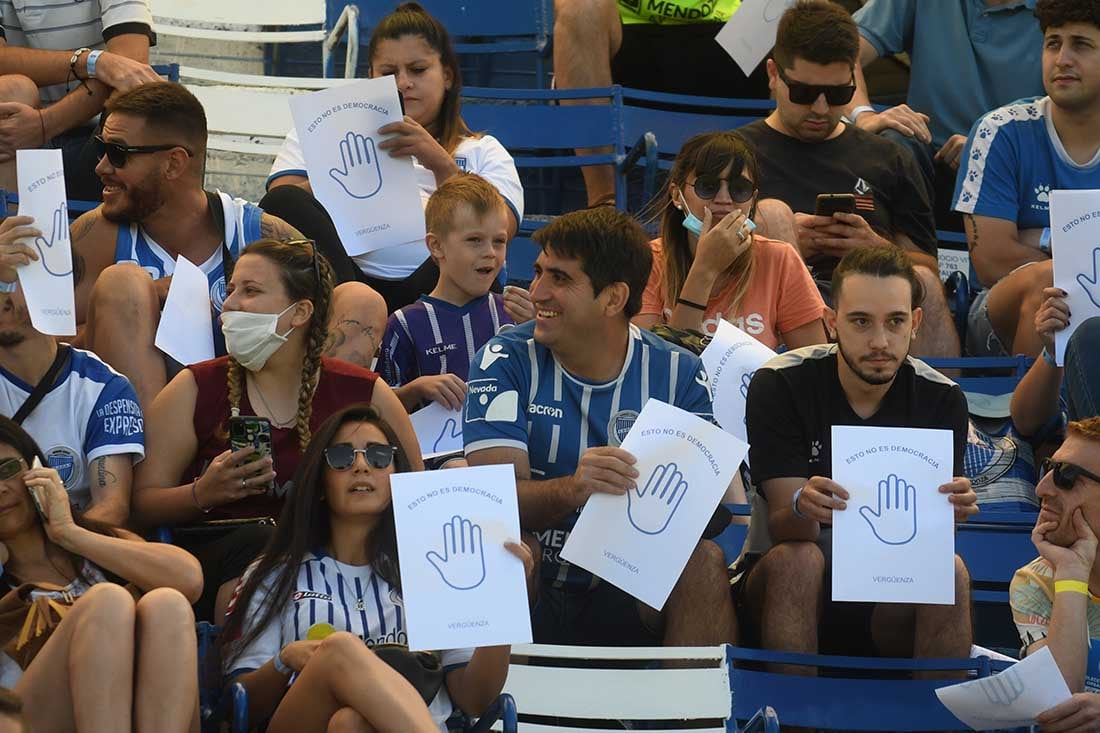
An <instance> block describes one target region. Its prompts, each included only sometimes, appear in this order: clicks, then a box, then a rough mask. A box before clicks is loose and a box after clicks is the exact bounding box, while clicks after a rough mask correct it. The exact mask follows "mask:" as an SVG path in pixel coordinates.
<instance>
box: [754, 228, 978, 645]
mask: <svg viewBox="0 0 1100 733" xmlns="http://www.w3.org/2000/svg"><path fill="white" fill-rule="evenodd" d="M832 284H833V295H834V298H835V301H836V310H835V311H831V312H830V313H829V314H828V315H827V318H826V322H827V325H828V328H829V331H830V332H831V334H832V335H833V336H834V337H835V338H836V341H837V343H836V344H835V345H822V346H809V347H805V348H802V349H796V350H794V351H789V352H787V353H785V354H782V355H780V356H777V357H775V358H774V359H772V360H771V361H769V362H768V363H767V364H765V365H764V366H763V367H761V368H760V369H759V370H757V372H756V375H755V376H754V377H753V380H752V383H751V385H750V387H749V393H748V404H747V408H746V422H747V429H748V438H749V445H750V446H751V448H750V449H749V457H750V460H751V466H752V477H753V482H754V483H755V485H756V487H757V496H756V497H755V499H754V502H753V512H752V521H751V523H750V530H749V539H748V543H747V547H746V554H745V556H744V557H743V558H742V560H741V561H740V562H739V564H738V567H737V568H736V569H735V570H736V571H737V573H738V574H739V577H735V581H734V586H733V587H734V595H735V602H736V603H737V606H738V612H739V628H740V629H741V635H742V642H743V643H746V644H754V643H755V644H759V645H761V646H763V647H764V648H766V649H777V650H786V651H797V652H810V653H813V652H818V651H819V650H820V651H824V652H827V653H841V654H866V655H873V654H883V655H888V656H903V657H904V656H914V655H915V656H918V657H965V656H967V655H968V654H969V650H970V644H971V639H972V633H971V627H970V580H969V576H968V574H967V571H966V567H965V566H964V565H963V563H962V561H961V560H960V559H958V558H957V557H956V559H955V586H956V587H955V604H954V605H953V606H947V605H942V606H941V605H906V604H870V603H833V602H831V601H829V600H828V598H829V593H828V589H829V588H830V582H829V569H830V566H831V562H830V548H831V536H830V533H831V527H830V525H831V524H832V514H833V512H834V511H844V510H846V507H845V500H846V499H848V492H847V491H846V490H845V489H844V487H842V486H840V485H838V484H837V483H835V482H834V481H832V480H831V478H830V476H831V469H832V457H831V446H830V443H831V432H832V426H833V425H857V426H880V427H906V428H940V429H950V430H952V431H953V433H954V447H955V451H954V474H955V476H956V478H955V479H954V480H952V481H951V482H950V483H947V484H944V485H943V486H941V487H939V491H940V493H942V494H945V495H946V496H945V497H944V501H949V502H950V503H951V504H952V505H953V507H954V509H955V520H956V521H965V520H966V518H967V517H969V516H970V515H971V514H973V513H975V512H976V511H977V507H976V506H975V501H976V499H977V497H976V495H975V494H974V491H973V489H972V488H971V486H970V481H969V480H968V479H966V478H963V477H961V476H962V473H963V451H964V449H965V447H966V434H967V423H968V418H967V409H966V400H965V398H964V396H963V393H962V390H961V389H959V387H958V385H956V384H954V383H953V382H951V381H950V380H949V379H947V378H946V377H944V376H942V375H941V374H939V373H938V372H936V371H935V370H933V369H931V368H930V367H928V366H927V365H925V364H924V363H923V362H920V361H918V360H916V359H913V358H911V357H909V356H908V354H909V347H910V343H911V342H912V339H913V337H914V335H915V334H916V333H917V332H918V331H919V329H920V328H921V327H922V325H921V324H922V312H921V309H920V308H919V307H918V305H917V304H918V301H919V295H920V287H921V286H920V282H919V280H918V279H917V276H916V274H915V273H914V271H913V266H912V263H911V261H910V258H909V257H908V255H906V254H905V253H903V252H902V251H900V250H899V249H898V248H896V247H871V248H860V249H857V250H854V251H853V252H851V253H850V254H848V255H846V256H845V257H844V258H843V259H842V260H841V262H840V264H839V265H837V267H836V269H835V271H834V273H833V280H832ZM853 511H854V510H853Z"/></svg>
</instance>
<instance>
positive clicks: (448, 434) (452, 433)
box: [432, 417, 462, 453]
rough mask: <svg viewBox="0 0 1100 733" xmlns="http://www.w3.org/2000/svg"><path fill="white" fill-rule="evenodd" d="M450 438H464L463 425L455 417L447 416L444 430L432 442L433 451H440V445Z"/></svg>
mask: <svg viewBox="0 0 1100 733" xmlns="http://www.w3.org/2000/svg"><path fill="white" fill-rule="evenodd" d="M448 438H451V439H455V438H457V439H459V440H461V439H462V426H461V425H459V424H458V420H455V419H454V418H453V417H449V418H447V422H445V423H443V430H441V431H440V432H439V437H438V438H436V439H435V442H434V443H432V453H438V452H439V446H440V445H441V444H443V443H444V442H445V441H446V440H447V439H448Z"/></svg>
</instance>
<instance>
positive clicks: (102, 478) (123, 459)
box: [84, 453, 134, 527]
mask: <svg viewBox="0 0 1100 733" xmlns="http://www.w3.org/2000/svg"><path fill="white" fill-rule="evenodd" d="M133 478H134V461H133V456H131V455H130V454H129V453H123V454H121V455H113V456H101V457H99V458H96V459H95V460H94V461H92V464H91V476H89V480H88V483H89V484H90V485H91V487H92V503H91V505H90V506H89V507H88V510H87V511H86V512H85V513H84V515H85V516H86V517H88V518H89V519H94V520H96V521H99V522H103V523H104V524H109V525H110V526H112V527H123V526H125V525H126V521H127V520H128V519H129V517H130V487H131V485H132V484H133Z"/></svg>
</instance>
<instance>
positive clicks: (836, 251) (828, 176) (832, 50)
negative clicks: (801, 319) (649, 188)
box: [738, 0, 959, 356]
mask: <svg viewBox="0 0 1100 733" xmlns="http://www.w3.org/2000/svg"><path fill="white" fill-rule="evenodd" d="M858 53H859V31H858V30H857V29H856V25H855V22H854V21H853V20H852V18H851V16H850V15H848V13H847V12H846V11H844V9H842V8H841V7H839V6H837V5H835V4H834V3H831V2H826V1H825V0H800V1H799V2H798V3H796V4H795V5H794V7H792V8H790V9H789V10H787V11H786V12H785V13H784V14H783V16H782V18H781V19H780V21H779V27H778V29H777V35H776V41H775V50H774V54H773V56H774V58H772V59H769V60H768V62H767V67H768V76H769V78H770V82H771V88H772V90H773V91H774V92H775V100H776V108H775V111H774V112H772V114H771V115H769V116H768V117H767V118H766V119H764V120H758V121H756V122H754V123H752V124H750V125H746V126H745V127H742V128H740V129H739V130H738V132H740V133H741V134H742V135H743V136H744V137H745V138H746V139H747V140H748V141H749V143H750V145H752V147H753V149H754V150H755V152H756V156H757V161H758V163H759V166H760V181H759V187H760V197H761V199H769V198H774V199H779V200H780V201H782V202H784V203H786V204H787V205H788V206H790V207H791V209H792V210H793V211H794V212H795V220H796V222H797V237H796V238H797V241H796V242H792V244H795V245H796V246H797V247H798V249H799V251H800V252H801V253H802V256H803V258H804V259H805V260H806V264H807V265H808V266H809V267H810V269H811V271H812V272H813V275H814V279H815V280H817V281H818V283H819V286H821V287H822V289H823V295H825V296H826V299H828V298H827V296H828V292H827V291H828V287H827V285H826V283H827V282H828V280H829V278H830V277H831V276H832V271H833V268H834V267H835V266H836V263H837V262H838V261H839V260H840V258H841V257H843V256H844V255H845V254H846V253H848V252H850V251H851V250H853V249H858V248H862V247H872V246H882V245H896V246H898V247H901V248H902V249H904V250H906V251H907V252H908V253H909V255H910V256H911V257H912V258H913V262H914V264H916V265H918V266H919V268H918V274H919V275H920V277H921V281H922V282H923V283H924V285H925V291H926V292H927V293H928V296H927V297H926V299H925V301H926V302H924V303H922V304H921V307H922V308H923V309H924V313H925V327H924V328H923V329H922V330H921V333H920V335H919V336H918V341H917V343H916V344H915V345H914V353H915V354H917V355H920V356H958V355H959V344H958V338H957V336H956V334H955V330H954V326H953V325H952V322H951V316H950V311H949V310H948V307H947V299H946V297H945V296H944V294H943V286H942V285H941V283H940V279H939V263H938V261H937V259H936V251H937V247H936V232H935V223H934V220H933V217H932V204H931V199H930V195H929V192H928V188H927V186H926V185H925V184H924V181H923V178H922V177H921V175H920V171H919V169H918V168H917V166H916V163H915V162H914V161H913V156H912V155H911V154H910V153H909V152H908V151H907V150H904V149H903V148H902V147H901V146H899V145H897V144H896V143H894V142H892V141H890V140H886V139H883V138H882V137H879V136H877V135H872V134H870V133H867V132H864V131H863V130H860V129H858V128H856V127H855V126H852V125H847V124H845V123H844V122H843V120H842V116H843V113H844V109H845V107H846V106H847V105H848V104H849V103H850V102H851V100H852V98H853V95H854V94H855V90H856V87H855V71H854V70H855V63H856V57H857V55H858ZM819 194H852V195H853V196H854V197H855V200H854V211H838V212H836V213H833V214H830V215H828V216H818V215H816V214H815V212H816V211H817V201H816V200H817V197H818V195H819Z"/></svg>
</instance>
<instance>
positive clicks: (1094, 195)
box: [1050, 191, 1100, 365]
mask: <svg viewBox="0 0 1100 733" xmlns="http://www.w3.org/2000/svg"><path fill="white" fill-rule="evenodd" d="M1050 236H1051V254H1053V255H1054V287H1056V288H1061V289H1062V290H1065V291H1066V293H1067V296H1068V297H1067V298H1066V304H1067V305H1068V306H1069V312H1070V313H1072V314H1073V318H1071V319H1070V321H1069V326H1068V327H1067V328H1065V329H1064V330H1062V331H1058V332H1057V333H1056V334H1054V348H1055V352H1056V353H1055V355H1054V358H1055V359H1056V360H1057V362H1058V364H1059V365H1062V364H1063V363H1064V361H1065V358H1066V344H1068V343H1069V337H1070V336H1071V335H1072V334H1073V332H1074V331H1075V330H1077V327H1078V326H1079V325H1081V324H1082V323H1084V322H1085V321H1086V320H1088V319H1089V318H1092V317H1093V316H1100V191H1051V192H1050Z"/></svg>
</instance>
